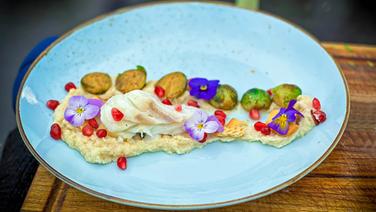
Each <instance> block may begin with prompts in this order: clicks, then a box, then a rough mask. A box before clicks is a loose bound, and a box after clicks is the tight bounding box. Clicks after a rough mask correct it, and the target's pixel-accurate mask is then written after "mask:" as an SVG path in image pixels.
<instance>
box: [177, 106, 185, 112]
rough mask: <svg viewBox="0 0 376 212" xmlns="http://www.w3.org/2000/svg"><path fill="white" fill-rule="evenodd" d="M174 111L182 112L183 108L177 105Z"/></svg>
mask: <svg viewBox="0 0 376 212" xmlns="http://www.w3.org/2000/svg"><path fill="white" fill-rule="evenodd" d="M175 110H176V111H178V112H181V111H182V110H183V107H182V106H181V105H177V106H176V107H175Z"/></svg>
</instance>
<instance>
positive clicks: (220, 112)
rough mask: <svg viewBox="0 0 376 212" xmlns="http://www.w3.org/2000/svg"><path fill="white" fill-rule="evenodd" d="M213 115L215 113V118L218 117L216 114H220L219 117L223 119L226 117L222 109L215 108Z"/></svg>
mask: <svg viewBox="0 0 376 212" xmlns="http://www.w3.org/2000/svg"><path fill="white" fill-rule="evenodd" d="M214 115H215V116H216V117H217V118H218V116H221V117H223V118H225V119H226V117H227V115H226V113H225V112H223V111H222V110H216V111H214Z"/></svg>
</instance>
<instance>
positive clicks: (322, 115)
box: [319, 110, 326, 123]
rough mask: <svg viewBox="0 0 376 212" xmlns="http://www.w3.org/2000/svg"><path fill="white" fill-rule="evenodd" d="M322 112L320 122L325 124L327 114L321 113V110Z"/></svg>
mask: <svg viewBox="0 0 376 212" xmlns="http://www.w3.org/2000/svg"><path fill="white" fill-rule="evenodd" d="M320 112H321V114H320V116H319V121H320V123H323V122H324V121H325V120H326V113H325V112H324V111H321V110H320Z"/></svg>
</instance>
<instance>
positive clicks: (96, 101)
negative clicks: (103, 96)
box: [87, 99, 104, 108]
mask: <svg viewBox="0 0 376 212" xmlns="http://www.w3.org/2000/svg"><path fill="white" fill-rule="evenodd" d="M87 101H88V104H91V105H96V106H98V107H99V108H101V107H102V105H103V104H104V102H103V101H102V100H100V99H88V100H87Z"/></svg>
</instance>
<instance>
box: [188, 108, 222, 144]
mask: <svg viewBox="0 0 376 212" xmlns="http://www.w3.org/2000/svg"><path fill="white" fill-rule="evenodd" d="M184 129H185V131H187V132H188V134H189V136H191V138H193V139H194V140H196V141H201V140H203V139H204V137H205V134H207V133H215V132H223V126H222V125H221V124H220V122H219V121H218V119H217V118H216V117H215V116H214V115H211V116H208V114H207V113H206V112H204V111H202V110H196V111H195V113H194V114H193V115H192V117H191V118H190V119H188V120H187V121H186V122H185V123H184Z"/></svg>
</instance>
